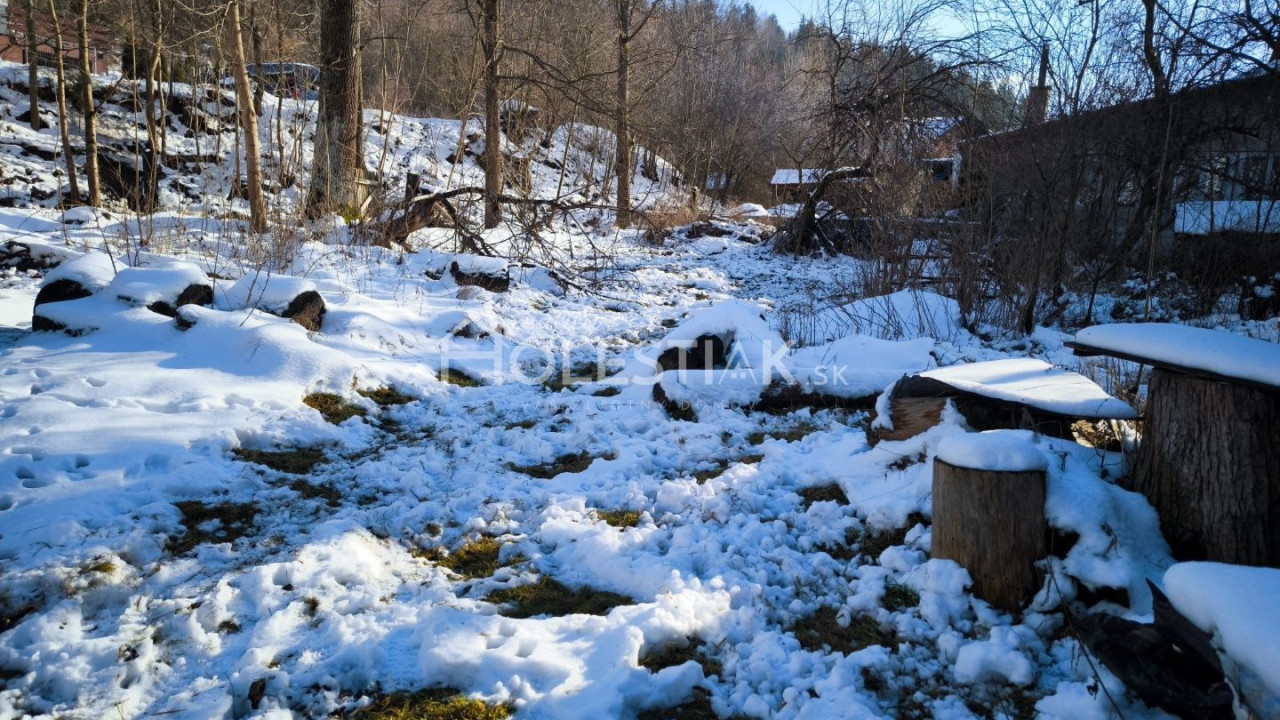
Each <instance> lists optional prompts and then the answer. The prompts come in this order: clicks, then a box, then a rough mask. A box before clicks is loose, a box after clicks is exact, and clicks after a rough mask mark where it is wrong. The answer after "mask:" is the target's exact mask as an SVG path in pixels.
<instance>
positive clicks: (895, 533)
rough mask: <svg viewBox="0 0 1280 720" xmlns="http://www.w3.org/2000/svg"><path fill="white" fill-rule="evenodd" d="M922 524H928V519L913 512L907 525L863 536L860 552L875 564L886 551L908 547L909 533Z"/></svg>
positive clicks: (908, 518)
mask: <svg viewBox="0 0 1280 720" xmlns="http://www.w3.org/2000/svg"><path fill="white" fill-rule="evenodd" d="M921 523H926V524H927V523H928V518H926V517H925V516H924V515H922V514H920V513H918V512H913V513H911V514H910V515H908V516H907V523H906V524H905V525H903V526H902V527H900V528H893V529H891V530H878V531H875V532H869V533H867V534H865V535H863V536H862V546H861V547H860V548H859V550H860V551H861V552H862V554H863V555H866V556H867V559H868V560H870V561H873V562H874V561H876V560H877V559H878V558H879V557H880V554H881V553H883V552H884V551H885V550H888V549H889V548H891V547H897V546H899V545H906V544H907V532H908V531H909V530H911V528H913V527H915V526H916V525H919V524H921Z"/></svg>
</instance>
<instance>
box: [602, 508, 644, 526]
mask: <svg viewBox="0 0 1280 720" xmlns="http://www.w3.org/2000/svg"><path fill="white" fill-rule="evenodd" d="M596 515H597V516H599V518H600V519H601V520H603V521H605V522H606V523H608V524H610V525H612V526H614V527H616V528H633V527H635V526H637V525H639V524H640V513H639V512H638V511H636V510H596Z"/></svg>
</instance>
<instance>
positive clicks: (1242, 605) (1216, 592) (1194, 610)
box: [1164, 562, 1280, 717]
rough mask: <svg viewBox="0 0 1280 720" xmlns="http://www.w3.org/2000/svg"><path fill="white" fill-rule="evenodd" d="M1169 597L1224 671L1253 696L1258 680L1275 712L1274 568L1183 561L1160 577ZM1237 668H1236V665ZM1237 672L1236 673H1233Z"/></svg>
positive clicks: (1279, 670)
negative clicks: (1210, 644) (1220, 656)
mask: <svg viewBox="0 0 1280 720" xmlns="http://www.w3.org/2000/svg"><path fill="white" fill-rule="evenodd" d="M1164 587H1165V591H1166V593H1167V594H1168V595H1169V600H1170V601H1171V602H1172V603H1173V606H1174V607H1175V608H1177V610H1178V612H1180V613H1182V614H1183V615H1185V616H1186V617H1187V619H1188V620H1190V621H1191V622H1192V623H1193V624H1194V625H1195V626H1196V627H1198V628H1200V629H1201V630H1203V631H1205V632H1207V633H1209V634H1210V635H1212V636H1213V639H1214V644H1215V645H1217V646H1218V648H1220V650H1221V651H1222V652H1223V653H1225V655H1226V659H1227V660H1228V662H1225V663H1224V670H1226V671H1227V674H1228V677H1229V678H1231V679H1232V680H1233V681H1234V682H1236V683H1237V684H1240V683H1241V682H1243V683H1244V684H1245V685H1246V687H1242V688H1239V689H1240V690H1242V691H1244V692H1246V693H1248V694H1250V695H1251V696H1253V692H1252V691H1254V690H1255V688H1254V687H1251V686H1253V685H1255V684H1257V683H1260V684H1261V686H1262V687H1263V688H1265V691H1266V693H1267V694H1269V695H1270V698H1269V700H1270V703H1271V704H1270V705H1269V706H1267V707H1265V708H1255V710H1256V711H1258V712H1261V713H1262V716H1263V717H1271V716H1274V713H1275V712H1277V711H1280V614H1278V613H1277V612H1276V608H1278V607H1280V570H1278V569H1276V568H1261V567H1247V566H1243V565H1226V564H1223V563H1211V562H1184V563H1178V564H1177V565H1174V566H1173V567H1171V568H1169V570H1168V572H1166V573H1165V575H1164ZM1237 667H1238V670H1237V669H1236V668H1237ZM1237 673H1238V677H1236V675H1237Z"/></svg>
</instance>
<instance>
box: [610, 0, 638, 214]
mask: <svg viewBox="0 0 1280 720" xmlns="http://www.w3.org/2000/svg"><path fill="white" fill-rule="evenodd" d="M633 2H634V0H617V6H618V94H617V97H616V98H615V103H616V107H615V108H614V135H615V137H616V140H617V144H618V149H617V156H618V159H617V163H616V167H617V171H618V197H617V198H616V207H617V214H618V217H617V220H616V222H617V225H618V227H627V226H629V225H630V224H631V172H632V168H631V100H630V87H631V7H632V3H633Z"/></svg>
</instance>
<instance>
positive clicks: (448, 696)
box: [353, 688, 514, 720]
mask: <svg viewBox="0 0 1280 720" xmlns="http://www.w3.org/2000/svg"><path fill="white" fill-rule="evenodd" d="M512 712H514V708H512V707H511V706H510V705H506V704H503V705H490V704H488V703H486V702H484V701H483V700H476V699H474V698H469V697H465V696H463V695H462V694H461V693H460V692H459V691H457V690H455V689H453V688H432V689H430V690H417V691H413V692H408V691H398V692H391V693H380V694H378V695H375V696H374V697H373V702H371V703H369V705H368V706H366V707H365V708H364V709H363V710H358V711H357V712H356V713H355V714H354V715H353V717H354V718H356V720H505V719H506V718H509V717H511V713H512Z"/></svg>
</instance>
